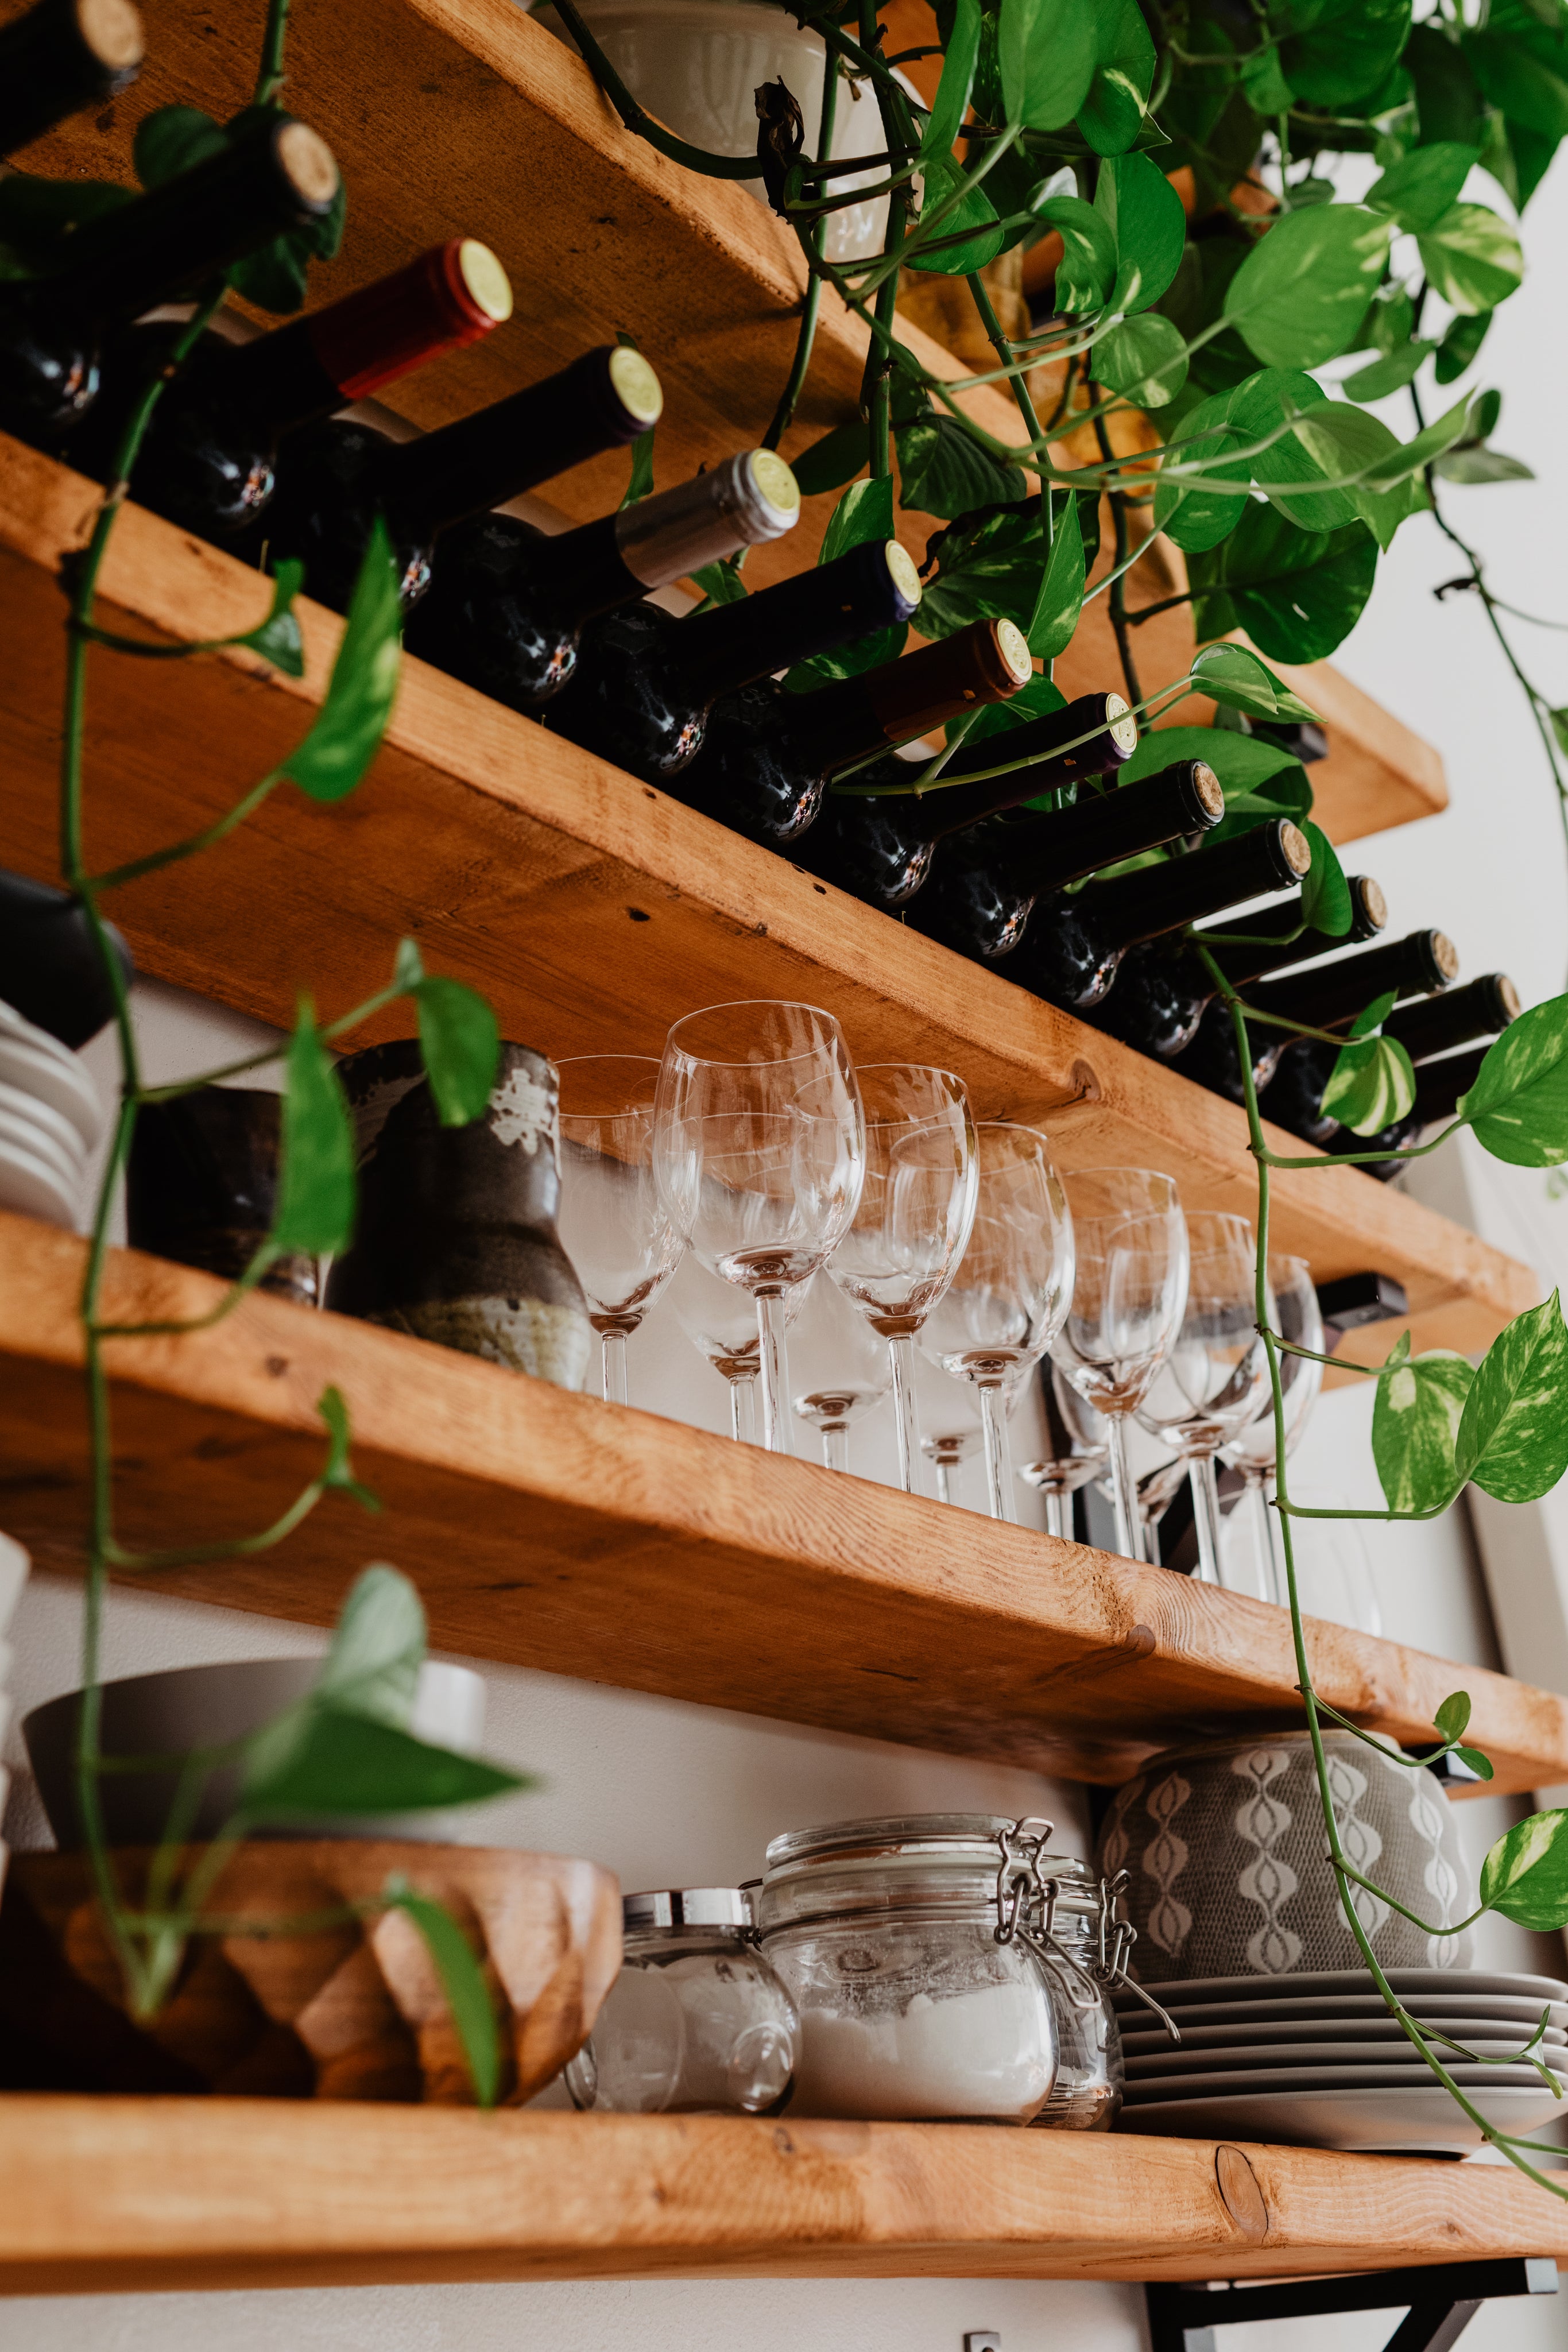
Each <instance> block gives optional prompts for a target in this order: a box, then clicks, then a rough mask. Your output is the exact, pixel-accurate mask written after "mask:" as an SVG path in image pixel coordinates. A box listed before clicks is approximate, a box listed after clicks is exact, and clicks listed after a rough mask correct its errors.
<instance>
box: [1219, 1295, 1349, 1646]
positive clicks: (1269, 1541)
mask: <svg viewBox="0 0 1568 2352" xmlns="http://www.w3.org/2000/svg"><path fill="white" fill-rule="evenodd" d="M1269 1290H1270V1297H1271V1298H1272V1300H1273V1303H1274V1328H1275V1330H1276V1331H1277V1332H1278V1333H1279V1334H1280V1337H1281V1339H1288V1340H1290V1341H1291V1344H1292V1345H1293V1346H1295V1347H1298V1348H1308V1349H1312V1355H1310V1356H1296V1355H1291V1354H1289V1353H1286V1352H1284V1351H1281V1356H1280V1388H1281V1397H1282V1401H1283V1404H1284V1422H1285V1451H1286V1453H1287V1454H1291V1453H1292V1452H1293V1451H1294V1449H1295V1446H1296V1444H1297V1442H1298V1441H1299V1439H1300V1438H1301V1433H1302V1431H1303V1430H1304V1429H1305V1427H1306V1425H1307V1422H1308V1419H1309V1417H1310V1415H1311V1413H1312V1407H1313V1406H1314V1404H1316V1402H1317V1401H1318V1397H1319V1395H1320V1394H1321V1392H1322V1384H1323V1372H1324V1370H1325V1367H1324V1366H1323V1365H1322V1364H1321V1363H1318V1362H1314V1361H1313V1360H1312V1359H1313V1357H1314V1356H1321V1355H1322V1354H1323V1352H1324V1349H1323V1318H1322V1307H1320V1306H1319V1304H1318V1294H1317V1288H1316V1286H1315V1285H1314V1283H1313V1281H1312V1268H1311V1266H1310V1265H1308V1264H1307V1261H1306V1260H1305V1258H1301V1257H1284V1256H1270V1260H1269ZM1276 1437H1277V1431H1276V1427H1275V1422H1274V1399H1273V1395H1272V1392H1271V1391H1270V1388H1269V1385H1268V1382H1267V1380H1265V1382H1264V1389H1263V1395H1262V1400H1261V1402H1260V1404H1259V1406H1258V1409H1257V1411H1256V1412H1255V1413H1254V1414H1253V1416H1252V1417H1251V1419H1250V1420H1249V1421H1248V1422H1246V1423H1244V1424H1243V1426H1242V1427H1241V1428H1240V1429H1239V1430H1237V1431H1236V1432H1235V1433H1233V1434H1232V1435H1231V1436H1230V1437H1228V1439H1227V1440H1226V1442H1225V1444H1223V1445H1222V1446H1221V1448H1220V1453H1219V1458H1220V1460H1221V1461H1222V1462H1224V1463H1225V1464H1227V1465H1228V1467H1229V1468H1231V1469H1233V1470H1238V1471H1239V1472H1240V1474H1241V1479H1242V1485H1243V1488H1244V1496H1243V1503H1242V1507H1241V1509H1240V1510H1239V1511H1237V1512H1236V1513H1235V1514H1234V1515H1233V1525H1236V1526H1238V1528H1239V1525H1249V1526H1250V1529H1251V1537H1252V1552H1253V1558H1252V1559H1251V1561H1250V1562H1249V1563H1248V1564H1247V1565H1246V1566H1240V1565H1239V1564H1238V1563H1237V1557H1236V1555H1237V1545H1236V1543H1235V1542H1232V1543H1230V1544H1229V1545H1228V1546H1227V1547H1226V1551H1227V1554H1228V1559H1229V1563H1230V1580H1232V1581H1233V1583H1234V1584H1235V1585H1236V1586H1237V1588H1238V1589H1239V1590H1241V1591H1252V1592H1255V1593H1257V1594H1258V1596H1259V1597H1260V1599H1262V1600H1264V1601H1279V1602H1280V1603H1281V1605H1283V1603H1284V1601H1285V1599H1286V1593H1285V1589H1284V1579H1283V1577H1282V1576H1281V1572H1280V1562H1279V1559H1278V1556H1277V1554H1276V1551H1275V1549H1274V1535H1273V1522H1272V1520H1271V1519H1270V1516H1269V1498H1268V1482H1269V1480H1270V1477H1272V1475H1273V1474H1274V1471H1275V1469H1276V1467H1277V1464H1278V1455H1277V1452H1276ZM1243 1513H1245V1518H1243Z"/></svg>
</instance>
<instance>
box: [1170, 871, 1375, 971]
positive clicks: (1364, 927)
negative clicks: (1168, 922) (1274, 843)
mask: <svg viewBox="0 0 1568 2352" xmlns="http://www.w3.org/2000/svg"><path fill="white" fill-rule="evenodd" d="M1357 878H1359V877H1353V878H1352V881H1351V907H1352V917H1351V927H1350V929H1349V931H1348V932H1347V933H1346V935H1345V936H1344V938H1343V939H1332V938H1331V937H1330V936H1329V934H1328V932H1327V931H1315V930H1312V929H1302V928H1301V919H1302V913H1303V908H1302V902H1301V892H1300V891H1299V890H1294V891H1292V892H1291V896H1290V897H1289V898H1284V899H1281V902H1280V904H1279V905H1278V906H1277V907H1262V908H1259V910H1258V911H1257V913H1256V914H1251V915H1247V916H1244V917H1243V918H1242V919H1241V920H1240V921H1239V923H1238V925H1237V929H1238V930H1240V931H1244V932H1246V933H1247V934H1248V935H1249V938H1252V939H1254V940H1257V941H1259V942H1260V944H1258V945H1254V946H1251V947H1220V946H1212V945H1210V943H1209V941H1208V940H1206V939H1205V938H1204V937H1203V935H1202V933H1201V932H1200V933H1199V934H1198V940H1197V944H1198V945H1199V946H1201V947H1205V948H1207V949H1208V952H1209V954H1210V955H1211V956H1212V957H1213V958H1214V961H1215V962H1216V963H1217V964H1218V966H1219V969H1220V971H1222V972H1223V973H1224V974H1225V977H1226V979H1227V980H1228V982H1230V985H1231V986H1232V988H1242V987H1245V986H1246V985H1247V984H1248V983H1249V982H1252V981H1255V980H1261V979H1263V978H1264V977H1265V975H1266V974H1268V973H1269V972H1271V971H1283V970H1284V969H1285V968H1286V967H1287V966H1288V965H1290V964H1293V963H1310V962H1311V961H1312V959H1313V958H1314V957H1315V956H1322V955H1333V953H1334V951H1335V950H1336V949H1339V948H1343V947H1347V946H1351V945H1354V944H1359V943H1360V942H1361V941H1362V940H1372V939H1375V938H1376V936H1377V934H1378V932H1379V931H1381V930H1382V929H1383V924H1384V919H1385V918H1384V916H1383V914H1382V911H1381V900H1382V893H1381V892H1379V893H1378V894H1377V899H1378V903H1377V905H1376V906H1375V907H1374V906H1372V905H1370V904H1369V902H1368V900H1367V898H1366V897H1365V896H1364V893H1362V892H1360V891H1358V889H1357V887H1356V879H1357Z"/></svg>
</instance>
